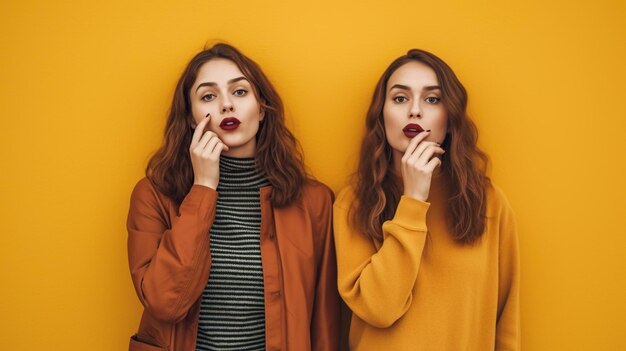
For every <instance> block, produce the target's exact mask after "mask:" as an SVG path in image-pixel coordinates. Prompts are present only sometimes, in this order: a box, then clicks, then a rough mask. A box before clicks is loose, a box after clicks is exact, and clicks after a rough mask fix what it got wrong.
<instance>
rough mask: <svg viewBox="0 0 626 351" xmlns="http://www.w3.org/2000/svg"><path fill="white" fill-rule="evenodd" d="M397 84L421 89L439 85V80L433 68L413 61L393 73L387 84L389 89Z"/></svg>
mask: <svg viewBox="0 0 626 351" xmlns="http://www.w3.org/2000/svg"><path fill="white" fill-rule="evenodd" d="M395 84H400V85H406V86H409V87H411V88H414V89H419V88H422V87H424V86H433V85H439V80H438V79H437V75H436V74H435V71H434V70H433V69H432V68H430V67H429V66H427V65H426V64H424V63H421V62H418V61H411V62H407V63H405V64H404V65H402V66H400V68H398V69H397V70H396V71H395V72H393V74H392V75H391V76H390V77H389V81H388V82H387V87H388V88H387V89H389V88H391V87H392V86H394V85H395Z"/></svg>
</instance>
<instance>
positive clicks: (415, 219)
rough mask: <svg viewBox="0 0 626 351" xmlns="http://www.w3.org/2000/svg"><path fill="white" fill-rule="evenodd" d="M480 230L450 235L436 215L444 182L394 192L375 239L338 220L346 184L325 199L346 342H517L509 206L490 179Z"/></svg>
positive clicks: (511, 346)
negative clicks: (330, 203) (424, 196)
mask: <svg viewBox="0 0 626 351" xmlns="http://www.w3.org/2000/svg"><path fill="white" fill-rule="evenodd" d="M487 196H488V204H487V222H486V231H485V233H484V234H483V235H482V237H481V238H480V239H479V241H478V242H477V243H475V244H472V245H462V244H458V243H456V242H455V241H454V240H453V238H452V235H451V234H450V233H449V231H448V229H447V227H446V225H445V221H444V209H445V199H446V198H447V196H446V190H445V186H444V185H443V184H442V181H440V180H438V179H437V178H435V179H434V181H433V184H432V187H431V194H430V196H429V199H428V202H422V201H419V200H415V199H412V198H409V197H406V196H403V197H402V199H401V200H400V203H399V204H398V208H397V210H396V213H395V216H394V218H393V219H392V220H389V221H387V222H385V223H384V224H383V228H382V229H383V236H384V240H383V242H382V243H380V242H373V241H372V240H370V239H369V238H368V237H366V236H365V235H363V234H361V233H359V232H357V231H356V230H355V229H354V228H353V227H351V226H350V225H349V222H348V210H349V208H350V205H351V203H352V202H353V201H354V194H353V192H352V189H351V188H346V189H344V190H342V191H341V192H340V194H339V196H338V197H337V200H336V202H335V205H334V229H335V243H336V250H337V266H338V287H339V293H340V294H341V297H342V298H343V300H344V301H345V302H346V304H347V305H348V307H349V308H350V309H351V310H352V312H353V313H352V320H351V326H350V337H349V339H350V349H351V350H356V351H361V350H375V351H381V350H393V351H402V350H407V351H419V350H428V351H437V350H448V351H460V350H472V351H473V350H519V349H520V346H519V345H520V341H519V340H520V318H519V253H518V240H517V233H516V227H515V220H514V217H513V212H512V211H511V208H510V207H509V204H508V203H507V200H506V198H505V197H504V195H503V194H502V193H501V192H500V191H499V189H498V188H493V187H492V188H490V189H489V191H488V193H487Z"/></svg>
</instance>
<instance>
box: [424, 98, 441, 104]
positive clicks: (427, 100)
mask: <svg viewBox="0 0 626 351" xmlns="http://www.w3.org/2000/svg"><path fill="white" fill-rule="evenodd" d="M430 99H434V100H435V101H429V100H430ZM424 101H426V102H428V103H429V104H433V105H434V104H436V103H438V102H439V101H441V98H438V97H436V96H429V97H427V98H426V99H424Z"/></svg>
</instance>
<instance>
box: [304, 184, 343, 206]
mask: <svg viewBox="0 0 626 351" xmlns="http://www.w3.org/2000/svg"><path fill="white" fill-rule="evenodd" d="M302 197H303V200H304V202H305V203H307V202H308V203H317V204H327V205H332V203H333V200H334V198H335V194H334V193H333V191H332V190H331V189H330V188H329V187H328V186H327V185H326V184H324V183H322V182H320V181H318V180H315V179H307V180H306V182H305V183H304V186H303V188H302Z"/></svg>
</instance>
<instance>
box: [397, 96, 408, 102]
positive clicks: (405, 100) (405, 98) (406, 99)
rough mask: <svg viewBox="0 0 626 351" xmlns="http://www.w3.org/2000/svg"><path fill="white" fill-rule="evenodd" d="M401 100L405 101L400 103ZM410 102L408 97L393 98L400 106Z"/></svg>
mask: <svg viewBox="0 0 626 351" xmlns="http://www.w3.org/2000/svg"><path fill="white" fill-rule="evenodd" d="M400 99H403V100H404V101H399V100H400ZM408 100H409V99H408V98H407V97H406V96H396V97H394V98H393V101H394V102H396V103H398V104H401V103H403V102H407V101H408Z"/></svg>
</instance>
